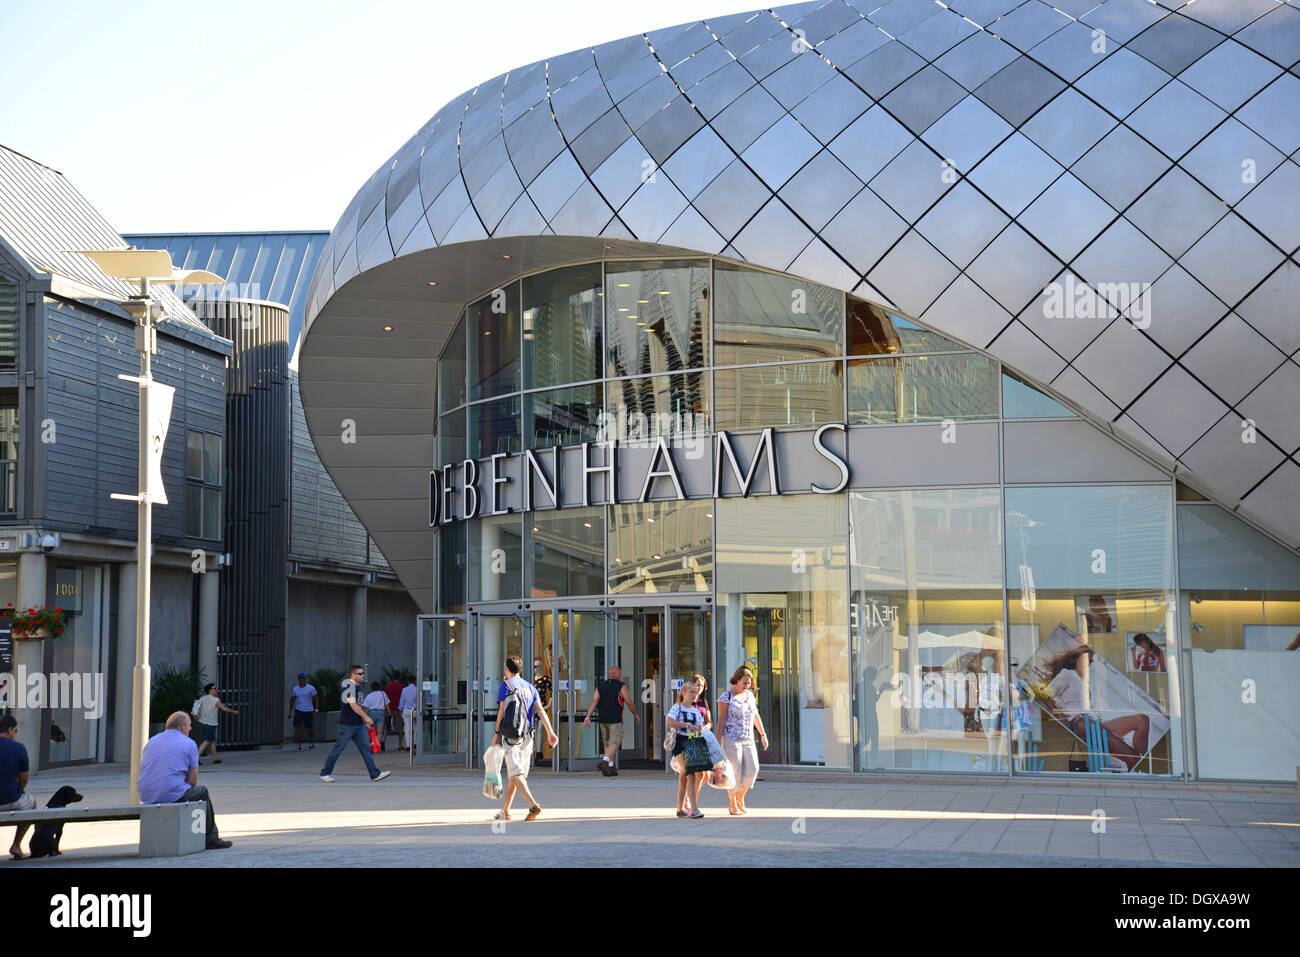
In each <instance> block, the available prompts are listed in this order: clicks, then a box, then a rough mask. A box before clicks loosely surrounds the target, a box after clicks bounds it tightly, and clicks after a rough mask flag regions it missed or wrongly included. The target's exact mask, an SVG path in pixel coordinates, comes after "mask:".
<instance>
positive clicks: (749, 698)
mask: <svg viewBox="0 0 1300 957" xmlns="http://www.w3.org/2000/svg"><path fill="white" fill-rule="evenodd" d="M753 687H754V673H753V672H752V671H750V670H749V668H748V667H746V666H745V665H741V666H740V667H739V668H737V669H736V673H735V674H734V675H732V676H731V688H730V689H729V690H727V691H724V692H723V693H722V694H720V695H718V727H719V728H721V729H722V750H723V751H724V752H726V755H727V760H728V761H730V762H731V764H732V766H733V767H734V768H735V769H736V786H735V788H734V789H733V790H731V791H729V792H727V799H728V802H729V803H730V805H731V807H730V811H731V813H732V814H746V813H748V812H747V811H746V809H745V792H746V791H748V790H749V789H750V788H752V787H753V786H754V782H755V781H756V780H757V779H758V750H757V749H756V748H755V747H754V729H755V728H757V729H758V734H759V737H760V738H761V739H762V741H763V750H764V751H766V750H767V731H766V730H765V729H764V728H763V719H762V718H760V717H759V716H758V699H757V698H755V697H754V692H753V690H751V689H753Z"/></svg>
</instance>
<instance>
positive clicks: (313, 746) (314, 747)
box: [307, 742, 316, 751]
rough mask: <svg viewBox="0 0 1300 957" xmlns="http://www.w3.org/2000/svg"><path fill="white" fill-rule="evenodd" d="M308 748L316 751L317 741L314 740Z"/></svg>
mask: <svg viewBox="0 0 1300 957" xmlns="http://www.w3.org/2000/svg"><path fill="white" fill-rule="evenodd" d="M307 750H308V751H315V750H316V745H315V743H314V742H313V743H312V744H309V745H307Z"/></svg>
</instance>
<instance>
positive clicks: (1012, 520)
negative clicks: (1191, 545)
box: [1005, 484, 1182, 774]
mask: <svg viewBox="0 0 1300 957" xmlns="http://www.w3.org/2000/svg"><path fill="white" fill-rule="evenodd" d="M1171 492H1172V490H1171V489H1170V487H1169V486H1168V485H1167V484H1166V485H1150V486H1141V485H1139V486H1090V487H1056V488H1008V489H1007V490H1006V493H1005V496H1006V505H1005V507H1006V536H1007V548H1006V554H1007V570H1006V574H1007V586H1008V587H1007V616H1008V619H1009V621H1010V628H1011V633H1010V636H1009V638H1010V645H1011V649H1010V655H1011V659H1012V665H1011V671H1012V680H1013V681H1014V682H1016V683H1017V686H1018V692H1019V694H1020V696H1021V701H1022V702H1027V704H1025V705H1024V706H1023V708H1022V710H1023V712H1024V713H1023V715H1022V717H1021V719H1019V721H1018V722H1017V725H1016V727H1015V728H1013V730H1014V731H1016V734H1017V738H1016V754H1017V764H1016V767H1017V769H1018V770H1024V771H1066V770H1072V769H1073V770H1081V771H1094V772H1109V773H1119V774H1123V773H1128V772H1131V771H1138V772H1145V773H1151V774H1178V773H1181V771H1182V742H1181V727H1182V722H1181V711H1182V706H1181V703H1180V699H1179V696H1178V683H1177V667H1178V656H1177V655H1176V654H1174V653H1173V651H1174V647H1173V645H1174V644H1175V643H1174V642H1171V641H1170V640H1168V639H1169V638H1170V636H1173V635H1175V634H1176V631H1177V628H1176V620H1175V619H1176V609H1175V603H1174V597H1173V594H1172V589H1173V528H1172V523H1173V515H1172V511H1173V501H1172V498H1173V496H1172V494H1171ZM1138 635H1146V636H1147V637H1148V638H1151V639H1153V640H1154V641H1155V643H1157V644H1163V648H1164V651H1165V659H1164V660H1165V662H1166V668H1167V670H1166V671H1165V672H1164V673H1159V672H1156V673H1148V674H1143V675H1137V674H1131V673H1130V669H1129V667H1128V664H1129V661H1130V659H1131V656H1132V653H1131V651H1130V646H1131V645H1133V644H1135V643H1137V644H1141V645H1143V647H1145V643H1144V642H1139V641H1138V639H1137V636H1138ZM1156 636H1159V637H1158V638H1157V637H1156ZM1022 731H1023V734H1022V733H1021V732H1022Z"/></svg>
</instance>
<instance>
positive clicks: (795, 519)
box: [714, 495, 852, 768]
mask: <svg viewBox="0 0 1300 957" xmlns="http://www.w3.org/2000/svg"><path fill="white" fill-rule="evenodd" d="M715 506H716V508H717V519H718V521H717V532H716V534H717V558H716V562H717V565H716V569H715V571H714V578H715V582H716V587H717V593H718V609H717V626H716V627H717V643H718V644H717V654H716V658H717V672H716V673H717V674H718V676H719V682H718V684H719V685H720V686H721V685H722V684H723V679H722V676H724V675H726V676H730V675H731V674H732V673H733V672H734V671H735V669H736V667H737V666H739V665H741V664H748V665H749V666H750V668H751V669H753V671H754V674H755V677H756V678H757V682H758V690H757V695H758V711H759V715H760V716H761V717H762V721H763V724H764V726H765V727H766V729H767V734H768V739H769V743H770V745H771V748H770V749H769V750H768V751H765V752H763V757H762V759H761V760H763V761H765V762H770V763H772V764H821V765H826V766H828V767H843V768H847V767H849V766H850V765H851V762H852V753H851V741H852V730H851V722H850V704H849V697H850V695H849V687H850V684H849V643H848V639H847V635H848V633H849V628H848V603H847V601H846V597H847V590H846V588H845V585H846V584H847V582H848V565H847V552H846V547H845V546H846V543H847V541H848V502H847V501H846V498H845V496H843V495H796V496H786V497H773V496H765V497H762V498H728V499H720V500H718V501H717V502H716V503H715ZM719 690H722V688H721V687H720V688H719Z"/></svg>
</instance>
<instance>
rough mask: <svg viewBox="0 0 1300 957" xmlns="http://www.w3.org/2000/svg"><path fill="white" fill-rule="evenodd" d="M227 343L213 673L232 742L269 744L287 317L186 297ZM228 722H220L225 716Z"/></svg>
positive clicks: (280, 649) (276, 691)
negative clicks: (222, 542)
mask: <svg viewBox="0 0 1300 957" xmlns="http://www.w3.org/2000/svg"><path fill="white" fill-rule="evenodd" d="M191 306H193V307H194V308H195V310H196V312H198V313H199V315H200V317H201V318H203V320H204V321H205V322H207V323H208V324H209V325H210V326H211V328H212V331H213V332H215V333H217V334H218V335H220V336H223V337H225V338H227V339H230V340H231V341H232V342H234V344H235V352H234V355H233V356H232V359H231V362H232V367H231V370H230V374H229V375H228V376H227V380H226V381H227V389H226V448H225V456H226V461H225V486H224V499H225V529H226V550H227V552H228V553H229V554H230V556H231V563H230V566H229V567H227V568H223V569H222V572H221V599H220V602H219V606H220V614H219V621H218V626H217V627H218V631H217V634H218V639H217V641H218V645H217V648H218V651H217V674H218V675H219V677H218V679H217V680H218V682H219V683H220V685H221V689H222V697H223V698H224V699H225V700H227V701H229V702H230V704H231V706H232V707H235V708H237V709H239V712H240V713H239V714H238V715H223V729H222V739H223V741H225V742H226V743H227V744H229V745H232V746H256V745H260V744H278V743H279V742H280V740H281V738H282V736H283V733H284V727H283V720H282V716H281V708H282V705H283V700H282V699H283V695H284V688H285V683H284V682H285V678H284V641H285V614H286V606H287V599H288V594H287V590H288V585H287V582H286V578H285V574H284V569H285V556H286V554H287V552H288V545H289V528H288V505H289V501H288V456H289V442H290V429H289V384H288V373H287V369H288V361H289V339H288V334H289V313H288V311H287V310H286V309H284V308H283V307H280V306H276V305H273V304H271V303H263V302H250V301H248V300H238V299H234V300H216V301H195V302H192V303H191ZM226 721H228V722H229V724H226V723H225V722H226Z"/></svg>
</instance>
